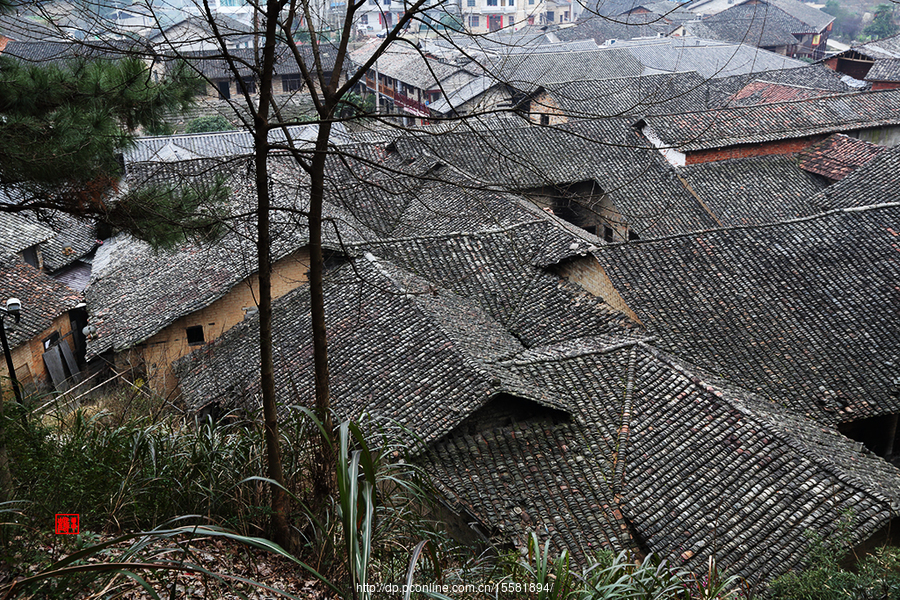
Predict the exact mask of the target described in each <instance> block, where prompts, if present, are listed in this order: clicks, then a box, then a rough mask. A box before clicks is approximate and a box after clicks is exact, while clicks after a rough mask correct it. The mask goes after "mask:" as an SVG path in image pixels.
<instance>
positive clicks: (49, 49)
mask: <svg viewBox="0 0 900 600" xmlns="http://www.w3.org/2000/svg"><path fill="white" fill-rule="evenodd" d="M129 53H130V48H129V46H128V45H127V44H125V43H114V42H99V43H96V44H89V43H81V42H77V41H66V42H9V43H7V44H6V48H4V49H3V51H2V52H0V56H7V57H11V58H16V59H18V60H20V61H22V62H26V63H34V64H41V65H45V64H48V63H53V64H58V65H59V64H65V63H67V62H70V61H72V60H77V59H89V60H90V59H98V58H102V59H109V60H115V59H118V58H121V57H122V56H123V55H127V54H129Z"/></svg>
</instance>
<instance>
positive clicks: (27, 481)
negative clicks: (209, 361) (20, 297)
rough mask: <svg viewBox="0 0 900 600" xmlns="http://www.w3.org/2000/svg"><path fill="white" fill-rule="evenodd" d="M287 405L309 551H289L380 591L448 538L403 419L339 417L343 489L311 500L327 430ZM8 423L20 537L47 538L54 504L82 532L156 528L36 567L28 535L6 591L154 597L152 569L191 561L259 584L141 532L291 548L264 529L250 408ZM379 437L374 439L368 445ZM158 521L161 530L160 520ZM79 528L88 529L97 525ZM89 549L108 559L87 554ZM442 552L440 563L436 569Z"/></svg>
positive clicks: (299, 524)
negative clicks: (191, 416)
mask: <svg viewBox="0 0 900 600" xmlns="http://www.w3.org/2000/svg"><path fill="white" fill-rule="evenodd" d="M286 412H287V414H288V415H289V416H288V418H286V419H284V420H283V422H282V427H281V433H282V436H283V442H284V454H285V457H284V458H285V460H284V463H285V472H286V475H287V486H288V487H287V489H288V492H290V493H291V495H292V497H293V499H294V503H293V506H294V512H293V513H292V515H291V520H292V522H293V523H294V524H295V527H296V531H297V534H298V536H300V537H301V538H302V539H303V540H304V541H305V544H304V545H303V546H302V547H301V549H300V552H299V557H300V558H296V557H291V560H293V561H294V562H295V563H296V565H297V566H298V569H300V570H301V571H302V572H303V573H305V574H306V575H307V576H312V577H314V578H316V579H317V580H319V581H320V582H321V585H322V586H324V587H325V588H327V589H330V590H331V591H332V592H333V593H335V594H339V595H341V596H343V597H346V598H360V597H362V598H370V597H372V590H374V587H372V586H370V585H369V584H370V583H372V584H373V585H374V584H377V583H378V582H379V581H383V580H384V579H385V578H386V577H394V576H395V572H394V571H396V572H400V570H401V567H400V562H399V560H398V557H400V556H404V555H405V556H406V557H409V556H410V555H411V554H415V555H416V556H418V555H419V553H420V551H421V548H422V547H424V546H418V547H415V546H416V544H418V543H419V542H420V541H423V539H424V541H425V542H428V543H429V544H431V542H434V541H439V538H440V533H439V532H438V530H437V529H436V528H435V527H433V526H432V524H431V523H430V522H429V521H428V520H427V519H426V518H425V515H426V514H427V512H428V511H427V504H428V501H429V499H430V498H431V497H432V495H431V494H429V493H428V491H427V486H426V485H425V481H426V479H427V478H425V477H424V476H423V474H422V473H421V472H420V470H419V469H418V468H416V467H415V466H413V465H411V464H410V462H409V461H406V460H404V458H405V448H406V445H405V444H404V443H403V442H402V441H400V437H401V436H402V433H401V432H399V431H398V429H397V428H396V427H393V426H392V425H391V424H389V423H382V424H376V423H368V424H367V427H369V428H370V431H367V432H364V431H363V428H362V426H361V425H359V424H355V423H349V422H344V423H342V424H341V425H340V426H339V427H338V429H337V431H336V432H333V433H331V432H326V433H328V434H329V435H331V436H333V442H334V443H335V444H336V447H337V450H338V469H337V472H336V473H335V477H336V480H337V483H338V486H337V488H338V494H337V496H336V498H334V500H333V502H332V503H331V504H330V505H329V506H324V507H322V506H314V507H310V506H308V504H307V503H306V492H307V489H306V488H307V486H306V483H307V482H308V481H309V478H308V473H309V472H310V468H309V460H310V459H311V457H312V456H313V455H314V453H313V452H312V445H311V444H312V443H315V440H316V439H318V434H319V430H320V428H321V423H319V422H318V421H316V420H315V418H314V416H313V415H312V414H311V413H310V412H309V411H307V410H305V409H303V408H299V407H290V408H289V409H288V410H287V411H286ZM6 425H7V431H8V432H10V435H9V437H8V439H7V442H8V448H9V451H10V455H11V458H12V461H11V462H12V464H13V465H14V469H13V475H14V478H15V480H16V484H17V495H18V497H19V499H20V500H22V501H23V503H24V504H23V505H24V506H25V507H26V508H24V509H22V506H23V505H16V506H17V508H19V510H18V511H12V510H9V511H7V512H8V514H9V516H10V521H9V524H10V525H16V526H19V527H26V528H29V531H30V532H31V533H36V534H37V535H33V536H31V537H30V538H28V537H27V536H23V535H18V536H17V537H16V540H17V541H18V542H20V543H21V542H24V541H25V540H27V539H34V540H39V539H41V538H42V536H41V534H42V533H43V538H44V539H46V537H47V536H46V534H47V533H48V532H49V531H52V515H53V514H55V513H78V514H80V515H81V527H82V530H83V531H84V530H85V529H88V530H93V531H111V530H115V531H122V530H125V531H134V530H141V529H144V530H151V531H150V532H148V533H141V534H129V535H126V536H124V537H121V538H119V539H117V540H115V542H116V543H119V544H121V543H123V542H125V541H127V540H131V539H133V538H138V541H139V543H136V544H133V545H132V546H131V547H129V549H128V550H127V551H125V552H124V553H122V552H119V553H118V554H117V555H116V556H111V555H109V552H111V546H112V545H114V544H112V543H104V544H99V545H90V544H88V545H87V546H88V547H86V548H83V549H80V548H77V547H75V548H71V547H70V548H61V549H60V550H59V552H56V551H54V552H53V553H52V555H50V556H43V557H40V558H37V559H36V560H37V562H38V563H39V564H38V565H36V566H35V565H32V566H30V567H29V566H28V565H26V564H25V563H26V562H27V561H29V560H31V559H34V558H35V557H37V555H38V554H39V552H37V551H33V552H31V553H29V551H28V550H27V549H25V548H24V544H22V547H20V548H18V549H17V550H16V551H14V552H12V553H11V554H10V556H8V557H7V558H10V559H11V562H13V563H15V562H17V561H18V563H19V579H20V581H19V582H18V583H16V584H15V585H13V586H12V587H9V586H7V588H6V589H5V591H6V593H7V594H8V595H10V597H18V596H19V595H21V594H34V593H38V592H35V590H38V591H39V595H41V596H44V597H66V594H69V595H70V596H71V597H79V594H80V593H81V592H80V591H79V590H82V591H83V590H84V589H90V590H91V593H96V592H97V590H98V589H105V587H106V586H112V588H110V589H113V588H114V589H120V588H121V589H124V588H125V587H127V586H129V585H130V586H132V587H133V586H138V587H141V588H143V589H144V590H145V591H146V593H147V594H149V595H150V596H151V597H156V596H154V594H155V593H156V591H154V590H156V589H157V588H156V587H154V586H155V585H156V584H155V583H154V582H153V579H154V578H153V577H147V576H146V573H160V572H171V573H178V572H182V573H183V572H191V573H197V574H202V575H204V576H205V577H207V578H212V579H216V580H219V583H226V581H225V580H229V579H233V580H240V581H241V582H242V583H244V584H247V585H252V584H253V582H252V581H249V580H245V579H242V578H235V577H224V576H222V575H216V574H213V573H210V572H208V571H206V570H204V569H203V567H201V566H200V565H199V564H198V563H196V561H191V560H190V557H189V556H188V555H185V556H186V558H184V559H183V560H180V561H176V562H173V561H172V560H171V557H172V556H173V552H174V550H173V549H172V548H169V549H163V550H159V548H158V547H157V546H152V547H151V545H150V544H149V542H147V541H146V540H155V541H156V542H159V541H160V540H162V541H171V542H173V543H174V542H175V539H176V538H177V537H178V536H185V535H187V534H188V533H190V531H193V532H195V534H197V533H200V534H202V536H204V537H209V536H214V535H217V536H224V537H228V538H230V539H232V540H234V541H239V542H242V543H246V544H250V545H254V546H256V547H261V548H265V549H268V550H271V551H273V552H277V553H281V554H283V555H284V556H287V554H286V553H284V552H283V551H282V550H281V549H279V548H277V547H276V546H274V544H271V543H268V542H265V541H264V540H262V539H261V538H260V537H258V536H259V534H264V533H265V526H266V524H267V521H268V519H267V517H268V508H267V507H268V494H267V490H268V489H269V486H268V484H269V483H270V482H268V481H267V480H265V479H263V478H260V477H258V476H257V474H258V473H262V472H265V469H264V467H265V464H264V461H265V455H264V453H263V448H264V443H263V439H262V427H261V426H260V425H259V423H258V422H257V420H256V419H255V418H250V419H245V420H240V421H238V420H235V421H231V422H228V423H226V424H214V423H213V422H212V421H210V420H206V421H193V422H188V423H184V422H182V421H180V420H179V419H176V418H169V417H166V418H160V419H153V418H150V417H149V416H142V417H138V418H133V419H130V420H127V419H119V418H115V417H114V416H113V417H110V415H107V414H105V413H104V412H102V411H96V410H77V411H74V412H72V413H70V414H67V415H64V416H60V417H59V418H55V419H42V420H37V419H30V420H29V421H28V422H27V423H25V424H22V422H20V421H18V420H17V419H16V418H15V416H10V417H9V418H8V421H7V423H6ZM373 441H374V442H376V443H377V445H375V446H373V445H371V444H372V442H373ZM179 515H192V517H190V519H191V520H192V521H193V523H194V524H193V525H192V526H191V528H184V527H182V528H176V529H171V525H167V523H169V522H170V521H171V520H172V519H175V518H178V517H179ZM182 520H183V519H182ZM160 526H164V528H163V529H162V530H160V529H157V528H159V527H160ZM7 530H9V527H8V526H4V531H7ZM13 535H14V534H13ZM82 539H91V534H90V533H87V534H86V535H83V536H82ZM55 542H56V540H54V543H55ZM179 545H180V546H181V547H183V546H184V543H183V542H179ZM188 545H189V544H188ZM414 547H415V548H414ZM428 547H430V548H433V547H434V545H433V544H432V545H429V546H428ZM117 552H118V551H117ZM65 554H68V556H65V557H63V558H60V556H62V555H65ZM101 557H102V560H101ZM86 560H94V561H98V560H100V562H97V563H95V564H85V562H84V561H86ZM437 562H438V561H432V563H431V565H432V570H431V571H428V572H427V575H428V576H430V575H431V574H432V573H433V571H434V566H435V565H436V564H437ZM101 564H102V565H104V566H100V565H101ZM414 565H415V563H414ZM373 566H374V567H375V569H376V570H377V571H376V572H375V573H374V576H373V572H372V568H373ZM405 567H406V565H403V571H404V572H405ZM419 571H420V573H421V572H422V569H421V568H420V569H419ZM410 572H412V569H410ZM0 591H3V590H2V586H0ZM0 597H2V594H0Z"/></svg>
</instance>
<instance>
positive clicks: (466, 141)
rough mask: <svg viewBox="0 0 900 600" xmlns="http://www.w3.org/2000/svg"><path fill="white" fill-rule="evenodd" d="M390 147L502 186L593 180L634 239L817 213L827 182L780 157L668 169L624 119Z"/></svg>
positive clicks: (494, 130) (411, 140)
mask: <svg viewBox="0 0 900 600" xmlns="http://www.w3.org/2000/svg"><path fill="white" fill-rule="evenodd" d="M395 145H396V146H397V147H398V148H399V150H400V153H401V154H402V155H404V156H409V157H412V156H417V155H418V153H419V152H421V151H423V149H424V150H426V151H427V152H429V153H431V154H433V155H434V156H437V157H439V158H441V159H442V160H445V161H447V162H448V163H449V164H453V165H457V166H459V167H460V168H462V169H463V170H465V171H466V172H469V173H477V174H478V177H479V178H482V179H484V180H486V181H487V182H489V183H495V184H497V185H500V186H503V187H507V188H509V187H513V188H519V189H529V188H540V187H543V186H551V185H565V184H571V183H575V182H580V181H590V180H593V181H595V182H597V184H598V186H599V188H600V189H602V190H603V191H604V192H605V193H607V194H608V195H609V197H610V199H611V201H612V203H613V204H614V206H615V207H616V208H617V209H618V211H619V213H620V214H621V215H622V217H623V218H624V221H625V222H626V223H627V224H628V226H629V228H630V229H631V230H633V231H634V232H636V233H637V234H638V235H639V236H640V238H641V239H652V238H658V237H665V236H669V235H673V234H677V233H684V232H688V231H702V230H707V229H713V228H716V227H720V226H723V225H725V226H732V225H744V224H750V223H768V222H775V221H780V220H784V219H789V218H794V217H801V216H808V215H812V214H816V213H817V212H820V210H819V208H818V205H816V204H810V203H808V202H806V199H807V198H808V197H809V196H811V195H812V194H814V193H816V192H818V191H819V190H821V189H822V187H823V186H824V183H825V182H824V180H822V179H820V178H818V177H816V176H815V175H812V174H810V173H807V172H805V171H803V170H801V169H799V168H798V167H797V165H796V163H794V162H793V161H792V159H790V158H788V157H772V156H769V157H759V158H750V159H737V160H727V161H720V162H718V163H709V164H703V165H696V166H690V167H686V168H681V169H677V170H676V169H674V168H672V167H671V166H670V165H669V164H668V163H666V162H665V161H664V160H663V159H662V157H661V156H660V155H659V154H658V153H657V154H654V153H653V152H652V151H651V150H650V149H649V148H648V146H647V145H646V144H645V142H644V141H643V140H640V139H639V138H638V137H637V136H636V135H635V131H634V129H633V128H632V127H631V124H630V120H627V119H599V120H590V121H578V122H571V123H568V124H567V125H565V126H561V127H537V126H526V127H514V126H512V125H509V126H507V127H505V128H503V127H501V126H500V125H499V124H498V125H494V126H488V127H486V129H485V130H483V131H482V130H478V131H476V132H466V133H447V134H444V135H443V136H441V137H437V138H433V137H430V136H421V137H407V138H402V139H400V140H398V141H396V142H395ZM491 177H493V178H495V179H491Z"/></svg>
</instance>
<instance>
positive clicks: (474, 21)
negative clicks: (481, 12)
mask: <svg viewBox="0 0 900 600" xmlns="http://www.w3.org/2000/svg"><path fill="white" fill-rule="evenodd" d="M480 25H481V19H480V18H479V17H478V15H472V16H470V17H469V27H479V26H480Z"/></svg>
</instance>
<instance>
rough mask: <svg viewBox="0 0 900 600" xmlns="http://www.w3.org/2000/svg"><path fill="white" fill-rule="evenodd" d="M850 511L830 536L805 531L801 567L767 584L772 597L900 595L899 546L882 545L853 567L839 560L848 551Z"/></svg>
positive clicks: (816, 599) (861, 599)
mask: <svg viewBox="0 0 900 600" xmlns="http://www.w3.org/2000/svg"><path fill="white" fill-rule="evenodd" d="M852 523H853V515H845V516H844V518H843V521H842V525H841V527H840V528H839V530H838V532H837V534H836V535H835V536H834V537H833V538H831V539H824V538H822V537H821V536H820V535H818V534H816V533H814V532H812V531H807V532H806V536H807V537H808V538H809V539H810V541H811V544H810V551H809V556H808V559H807V562H806V565H805V568H804V569H803V570H801V571H792V572H790V573H787V574H786V575H782V576H781V577H779V578H777V579H775V580H774V581H772V583H771V584H769V588H768V596H769V597H770V598H771V599H772V600H839V599H840V600H875V599H878V600H896V599H900V548H894V547H883V548H879V549H878V550H877V551H876V552H875V553H874V554H871V555H869V556H867V557H865V558H864V559H863V560H862V561H860V563H859V564H857V565H856V567H855V568H854V569H853V570H850V569H847V568H844V567H843V566H842V564H841V561H842V559H843V558H844V557H845V555H847V554H848V552H850V550H851V548H850V544H849V541H848V540H849V531H850V526H851V525H852Z"/></svg>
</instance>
